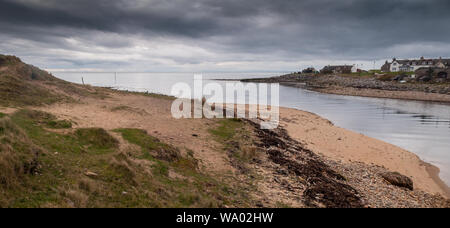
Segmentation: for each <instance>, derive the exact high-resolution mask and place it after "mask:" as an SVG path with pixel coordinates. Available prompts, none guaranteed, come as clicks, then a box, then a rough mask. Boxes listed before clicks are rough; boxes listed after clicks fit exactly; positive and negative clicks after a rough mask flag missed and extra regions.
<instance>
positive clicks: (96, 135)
mask: <svg viewBox="0 0 450 228" xmlns="http://www.w3.org/2000/svg"><path fill="white" fill-rule="evenodd" d="M75 136H76V137H77V139H78V141H79V142H80V143H81V144H82V145H83V146H87V147H88V148H93V149H95V150H101V151H105V150H106V151H108V150H110V149H114V148H117V147H118V144H119V142H118V141H117V139H115V138H113V137H112V136H111V135H110V134H109V133H108V132H107V131H105V130H104V129H102V128H83V129H77V130H76V131H75Z"/></svg>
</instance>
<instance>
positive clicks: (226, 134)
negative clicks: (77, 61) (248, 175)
mask: <svg viewBox="0 0 450 228" xmlns="http://www.w3.org/2000/svg"><path fill="white" fill-rule="evenodd" d="M246 126H247V125H246V123H245V122H243V121H242V120H240V119H224V120H221V121H219V125H218V126H216V127H215V128H213V129H210V130H209V132H210V134H211V135H213V137H214V138H215V140H216V141H217V142H219V143H221V144H222V145H223V150H224V151H225V152H229V154H231V158H232V159H233V160H234V161H236V162H238V163H239V164H240V165H241V167H244V166H246V165H247V164H248V163H249V162H250V161H251V160H252V159H254V158H256V157H258V156H259V149H257V148H256V147H254V146H253V144H252V141H251V139H250V132H249V130H248V129H247V128H246Z"/></svg>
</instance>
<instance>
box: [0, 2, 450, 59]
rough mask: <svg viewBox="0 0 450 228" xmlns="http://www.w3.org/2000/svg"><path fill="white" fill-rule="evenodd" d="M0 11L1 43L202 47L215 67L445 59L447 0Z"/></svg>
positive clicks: (56, 6) (33, 6)
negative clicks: (165, 41) (142, 42)
mask: <svg viewBox="0 0 450 228" xmlns="http://www.w3.org/2000/svg"><path fill="white" fill-rule="evenodd" d="M0 6H1V7H0V30H1V31H2V33H3V34H0V37H2V39H14V38H21V39H24V40H30V41H35V42H42V43H45V45H53V46H54V47H56V48H61V49H70V50H76V49H77V47H76V45H75V46H74V44H73V43H70V42H68V41H67V39H69V38H74V37H75V38H77V39H78V40H81V41H83V43H85V44H89V45H94V46H95V45H97V46H100V47H104V48H111V49H114V48H123V47H130V46H133V45H134V43H133V42H132V41H130V40H127V39H125V38H124V37H127V36H136V35H137V36H139V37H143V39H147V40H152V39H156V38H161V37H163V38H164V37H170V38H171V39H176V40H177V41H178V42H180V43H183V44H188V45H191V46H193V47H201V48H204V49H206V50H209V51H210V52H214V53H217V54H218V55H219V56H217V57H215V61H217V62H220V61H232V59H233V58H236V56H239V54H242V53H245V54H251V55H246V56H244V55H242V58H243V59H245V61H253V60H259V58H261V59H263V58H267V56H270V58H271V59H272V60H280V61H283V60H289V59H291V60H292V59H296V60H299V61H301V60H310V59H314V58H316V59H324V58H327V59H360V60H372V59H380V58H385V57H392V56H404V57H412V56H410V55H424V54H428V55H446V56H449V55H450V53H449V50H448V49H445V48H443V47H448V46H449V45H450V41H449V38H448V37H450V23H448V22H449V21H450V13H449V12H450V1H448V0H427V1H420V0H340V1H336V0H305V1H298V0H283V1H273V0H228V1H224V0H170V1H167V0H149V1H145V0H117V1H110V0H77V1H73V0H45V1H44V0H15V1H14V0H0ZM94 33H95V34H97V35H95V34H94ZM98 33H100V34H98ZM102 33H104V34H103V35H102ZM108 34H109V35H108ZM110 34H118V35H117V37H114V36H111V35H110ZM2 35H3V36H2ZM3 37H4V38H3ZM402 45H403V46H402ZM405 45H406V47H407V45H417V47H420V48H421V49H419V48H418V49H417V50H411V48H410V49H408V48H402V47H404V46H405ZM80 49H81V47H80ZM173 60H174V61H175V62H178V61H186V63H193V62H195V63H197V62H201V61H202V60H201V59H195V60H194V59H191V60H188V59H186V58H183V57H179V58H177V59H176V58H175V57H174V59H173ZM105 61H106V60H105ZM204 61H205V62H206V61H210V59H208V60H206V59H205V60H204ZM234 61H239V59H234ZM77 65H79V64H77Z"/></svg>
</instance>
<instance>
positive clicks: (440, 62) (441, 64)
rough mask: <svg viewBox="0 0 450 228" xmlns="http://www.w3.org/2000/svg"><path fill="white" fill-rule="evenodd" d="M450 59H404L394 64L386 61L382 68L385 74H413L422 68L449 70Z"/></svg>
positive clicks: (394, 61)
mask: <svg viewBox="0 0 450 228" xmlns="http://www.w3.org/2000/svg"><path fill="white" fill-rule="evenodd" d="M449 67H450V59H442V58H439V59H425V58H424V57H421V58H420V59H413V60H409V59H404V60H399V59H396V58H394V59H393V60H392V62H388V61H386V63H385V64H384V65H383V66H382V67H381V71H383V72H413V71H416V70H418V69H420V68H449Z"/></svg>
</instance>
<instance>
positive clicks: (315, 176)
mask: <svg viewBox="0 0 450 228" xmlns="http://www.w3.org/2000/svg"><path fill="white" fill-rule="evenodd" d="M248 122H249V123H250V124H252V125H253V126H254V129H255V132H256V134H257V136H258V138H259V139H260V144H259V145H258V146H259V147H262V148H266V149H267V154H268V158H269V160H270V161H272V162H273V163H275V164H278V165H280V166H281V167H283V168H285V169H287V170H288V171H289V172H290V173H292V174H294V175H296V176H299V177H301V178H302V179H304V180H305V181H306V190H305V191H304V192H303V197H304V199H303V200H304V203H305V204H306V206H309V207H327V208H361V207H364V204H363V202H362V200H361V198H360V197H359V195H358V191H357V190H355V189H354V188H353V187H351V186H350V185H348V184H346V183H345V181H346V178H345V177H344V176H342V175H341V174H339V173H337V172H336V171H334V170H333V169H332V168H331V167H330V166H328V165H326V164H325V163H324V162H323V161H322V160H321V158H319V157H318V156H317V155H316V154H314V153H313V152H312V151H310V150H308V149H305V148H304V147H303V146H302V145H301V144H300V143H299V142H297V141H295V140H294V139H292V138H290V137H289V135H288V134H287V132H286V131H285V130H284V129H282V128H280V127H279V128H278V129H275V130H262V129H260V128H259V125H258V124H256V123H255V122H252V121H248Z"/></svg>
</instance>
